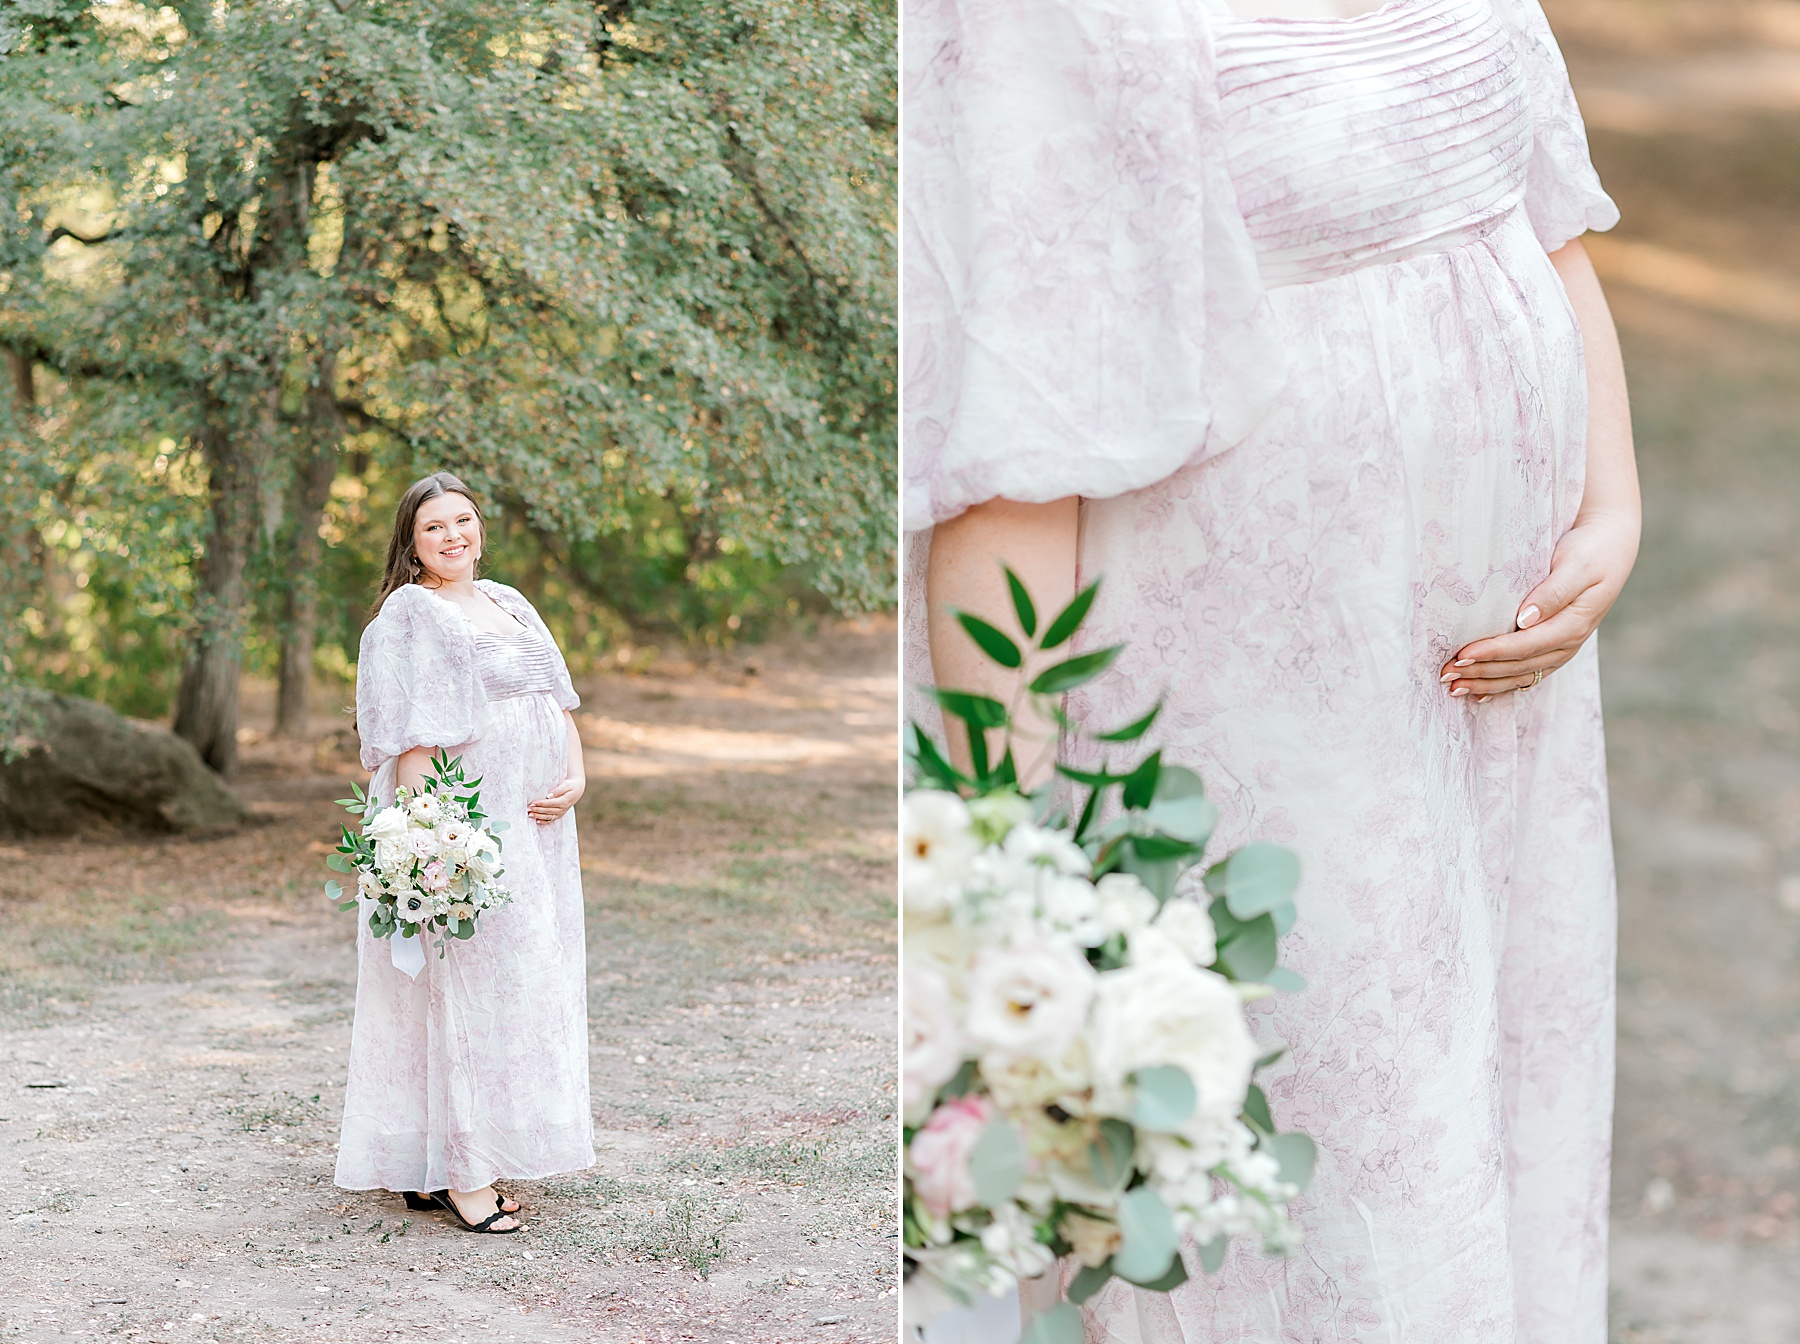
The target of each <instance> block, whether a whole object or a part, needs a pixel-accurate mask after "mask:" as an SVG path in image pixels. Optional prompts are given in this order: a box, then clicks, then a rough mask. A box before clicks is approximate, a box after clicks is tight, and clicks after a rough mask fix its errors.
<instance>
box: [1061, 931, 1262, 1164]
mask: <svg viewBox="0 0 1800 1344" xmlns="http://www.w3.org/2000/svg"><path fill="white" fill-rule="evenodd" d="M1088 1049H1089V1052H1090V1054H1091V1056H1092V1060H1091V1066H1092V1069H1093V1076H1094V1109H1095V1110H1096V1111H1097V1112H1099V1113H1100V1114H1102V1115H1117V1116H1122V1117H1128V1116H1129V1115H1130V1114H1131V1107H1132V1101H1133V1098H1132V1095H1131V1091H1132V1089H1131V1084H1130V1081H1129V1079H1130V1077H1131V1075H1132V1074H1133V1073H1135V1072H1137V1071H1138V1070H1139V1069H1147V1068H1151V1067H1154V1066H1156V1065H1161V1064H1172V1065H1174V1066H1175V1067H1176V1068H1179V1069H1181V1070H1182V1071H1184V1072H1185V1073H1186V1074H1187V1076H1188V1078H1189V1080H1190V1081H1192V1083H1193V1084H1194V1092H1195V1096H1196V1098H1197V1100H1196V1102H1195V1105H1194V1110H1193V1113H1192V1114H1191V1115H1189V1116H1188V1118H1187V1120H1186V1122H1185V1123H1183V1125H1182V1126H1181V1128H1180V1131H1179V1132H1180V1133H1182V1134H1183V1135H1186V1136H1187V1137H1189V1138H1191V1139H1194V1140H1196V1141H1202V1140H1206V1139H1208V1138H1209V1137H1213V1136H1216V1135H1217V1133H1218V1131H1219V1130H1220V1129H1222V1128H1226V1127H1230V1126H1232V1125H1235V1123H1236V1121H1237V1115H1238V1112H1239V1111H1240V1110H1242V1109H1243V1105H1244V1093H1245V1091H1246V1090H1247V1089H1248V1087H1249V1086H1250V1071H1251V1069H1252V1068H1253V1067H1254V1066H1255V1064H1256V1042H1255V1041H1253V1040H1252V1039H1251V1038H1250V1029H1249V1027H1247V1026H1246V1025H1245V1024H1244V1008H1243V1003H1242V1001H1241V1000H1240V999H1239V998H1238V996H1237V993H1236V991H1235V990H1234V989H1233V988H1232V986H1231V982H1230V981H1228V980H1226V979H1225V978H1224V977H1223V976H1220V975H1215V974H1214V973H1213V972H1211V971H1204V970H1201V969H1200V968H1199V967H1197V966H1193V965H1191V964H1189V963H1187V962H1185V961H1183V960H1181V959H1179V958H1176V957H1151V958H1147V959H1146V960H1144V961H1142V962H1136V963H1134V964H1132V965H1130V966H1127V967H1125V968H1124V969H1122V970H1117V971H1108V972H1106V973H1105V974H1104V975H1101V976H1100V977H1099V983H1098V984H1097V985H1096V986H1095V989H1094V1019H1093V1025H1092V1026H1091V1027H1090V1028H1089V1033H1088Z"/></svg>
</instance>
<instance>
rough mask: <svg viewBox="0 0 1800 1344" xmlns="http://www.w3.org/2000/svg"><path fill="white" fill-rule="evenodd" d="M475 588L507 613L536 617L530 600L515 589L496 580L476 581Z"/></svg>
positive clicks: (535, 610) (535, 609)
mask: <svg viewBox="0 0 1800 1344" xmlns="http://www.w3.org/2000/svg"><path fill="white" fill-rule="evenodd" d="M475 586H476V587H477V588H479V589H481V591H482V592H484V593H486V594H487V595H488V596H489V597H491V598H493V599H494V601H496V602H498V603H499V604H500V605H501V606H502V607H504V608H506V609H507V610H508V611H512V612H517V613H520V614H524V613H526V612H529V613H530V614H531V615H533V616H535V615H537V608H536V607H534V606H532V605H531V599H530V598H528V597H526V596H525V594H524V593H521V592H520V591H519V590H518V589H517V588H513V587H511V586H509V585H507V584H504V583H501V582H500V581H499V580H498V579H476V580H475Z"/></svg>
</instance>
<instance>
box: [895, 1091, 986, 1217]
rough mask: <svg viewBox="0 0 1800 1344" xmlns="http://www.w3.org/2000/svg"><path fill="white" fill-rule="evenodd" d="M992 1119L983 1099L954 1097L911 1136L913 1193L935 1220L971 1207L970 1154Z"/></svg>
mask: <svg viewBox="0 0 1800 1344" xmlns="http://www.w3.org/2000/svg"><path fill="white" fill-rule="evenodd" d="M993 1116H994V1109H993V1106H992V1105H991V1104H990V1103H989V1102H988V1101H987V1099H986V1098H985V1097H973V1096H971V1097H956V1098H953V1099H952V1100H950V1101H946V1102H945V1103H944V1104H943V1105H942V1106H939V1107H938V1108H937V1109H936V1110H935V1111H933V1112H932V1113H931V1119H929V1120H927V1121H926V1122H925V1127H924V1128H923V1129H921V1130H920V1131H919V1132H918V1133H917V1134H915V1135H913V1141H912V1146H911V1148H909V1149H908V1160H909V1164H910V1165H911V1167H912V1176H913V1190H914V1191H916V1192H917V1194H918V1196H919V1198H920V1200H922V1201H923V1202H924V1205H925V1207H926V1208H927V1209H928V1210H930V1211H931V1213H932V1214H933V1215H934V1216H935V1217H938V1218H948V1217H949V1216H950V1215H951V1214H953V1213H956V1212H959V1211H960V1210H962V1209H967V1208H971V1207H973V1205H974V1203H975V1177H974V1175H973V1174H972V1173H971V1172H970V1171H969V1155H970V1154H971V1153H973V1152H974V1151H975V1144H976V1142H977V1141H978V1140H980V1138H981V1131H982V1130H983V1129H985V1128H987V1124H988V1121H989V1120H991V1119H993Z"/></svg>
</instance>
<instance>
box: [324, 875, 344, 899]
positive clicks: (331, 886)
mask: <svg viewBox="0 0 1800 1344" xmlns="http://www.w3.org/2000/svg"><path fill="white" fill-rule="evenodd" d="M325 895H326V896H327V897H329V898H330V899H332V900H334V901H339V900H342V899H343V898H344V884H343V883H342V882H339V881H338V880H337V879H336V878H335V877H334V878H332V879H330V880H329V881H328V882H326V883H325Z"/></svg>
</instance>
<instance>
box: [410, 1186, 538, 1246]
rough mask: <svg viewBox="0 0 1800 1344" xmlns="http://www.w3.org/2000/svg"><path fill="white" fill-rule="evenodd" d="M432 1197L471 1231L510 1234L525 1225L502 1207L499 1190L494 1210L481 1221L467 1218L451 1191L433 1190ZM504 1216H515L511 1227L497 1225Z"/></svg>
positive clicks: (495, 1192)
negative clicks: (477, 1221)
mask: <svg viewBox="0 0 1800 1344" xmlns="http://www.w3.org/2000/svg"><path fill="white" fill-rule="evenodd" d="M431 1197H432V1199H434V1200H436V1201H437V1203H438V1205H439V1207H441V1208H446V1209H448V1210H450V1212H451V1213H452V1214H454V1215H455V1216H456V1221H457V1222H459V1223H461V1224H462V1225H463V1227H464V1228H465V1229H466V1230H468V1231H470V1232H487V1233H490V1234H493V1235H497V1236H510V1235H511V1234H512V1233H514V1232H517V1231H518V1230H519V1229H520V1227H522V1226H523V1224H522V1223H520V1222H519V1221H518V1219H516V1218H513V1215H512V1214H510V1213H508V1212H506V1210H504V1209H502V1208H501V1207H500V1192H499V1191H498V1190H496V1191H494V1211H493V1212H492V1213H490V1214H489V1215H488V1216H487V1217H486V1218H483V1219H482V1220H481V1221H480V1222H479V1223H471V1222H470V1221H469V1220H468V1219H467V1218H465V1217H463V1211H462V1210H461V1209H459V1208H457V1207H456V1201H455V1200H454V1199H452V1198H450V1192H449V1191H448V1190H433V1191H432V1192H431ZM502 1218H513V1225H512V1226H511V1227H495V1226H494V1224H495V1223H497V1222H499V1221H500V1220H501V1219H502Z"/></svg>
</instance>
